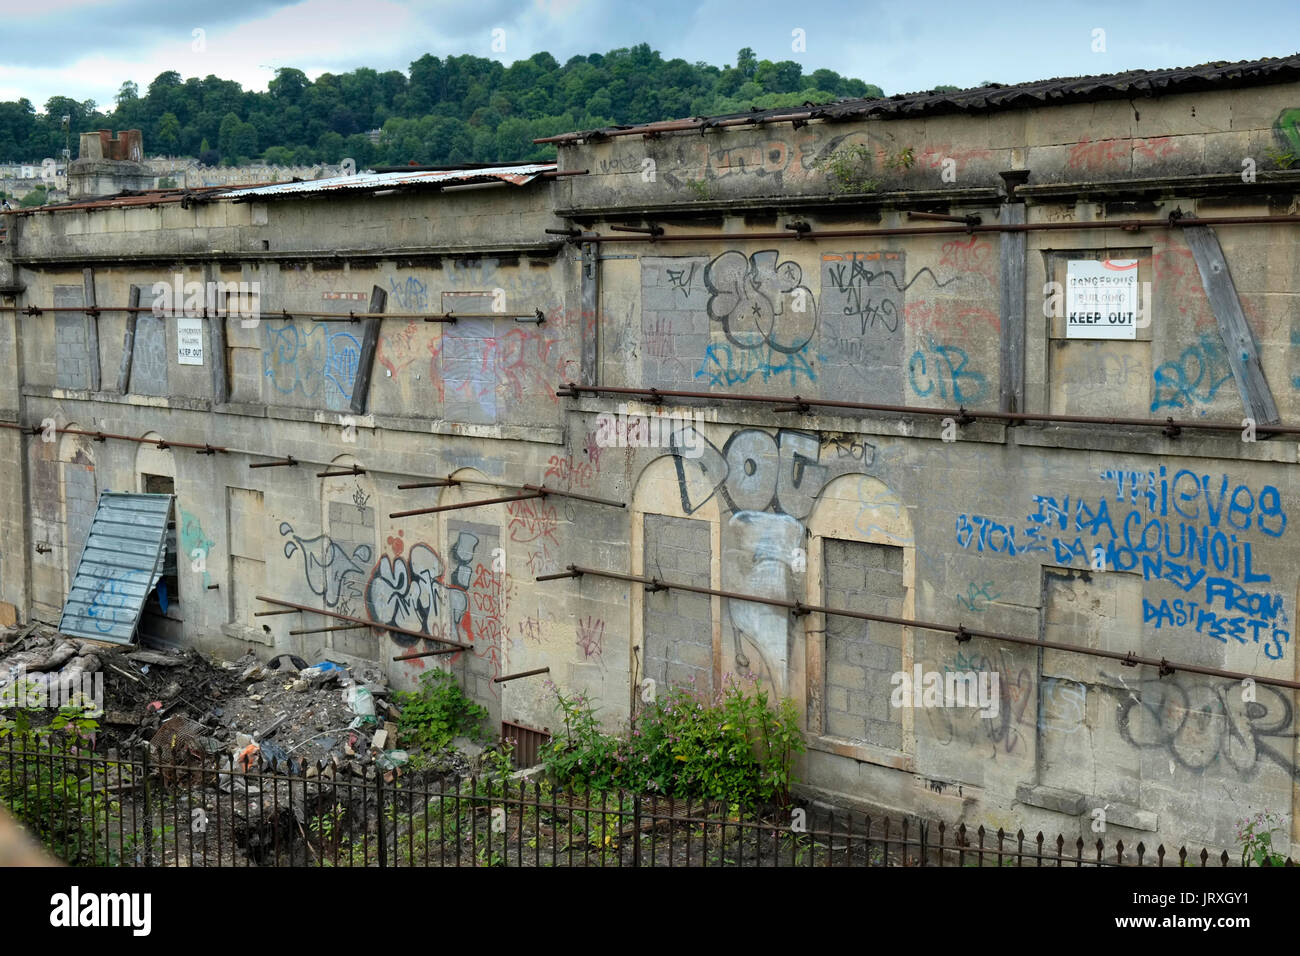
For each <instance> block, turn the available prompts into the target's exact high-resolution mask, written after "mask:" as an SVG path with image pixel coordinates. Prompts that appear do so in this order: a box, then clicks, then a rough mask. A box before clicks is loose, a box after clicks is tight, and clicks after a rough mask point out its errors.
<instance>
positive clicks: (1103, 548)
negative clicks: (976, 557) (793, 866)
mask: <svg viewBox="0 0 1300 956" xmlns="http://www.w3.org/2000/svg"><path fill="white" fill-rule="evenodd" d="M1099 477H1100V479H1101V480H1102V481H1103V482H1104V483H1105V484H1106V485H1107V486H1108V487H1112V488H1113V489H1114V504H1113V505H1112V503H1111V501H1110V499H1109V498H1108V497H1107V495H1105V494H1100V495H1096V496H1085V495H1076V496H1075V497H1074V498H1073V501H1072V500H1071V497H1070V496H1069V495H1065V496H1064V497H1060V498H1059V500H1058V496H1054V495H1046V494H1040V495H1034V496H1033V501H1034V503H1035V504H1036V505H1037V510H1036V511H1035V512H1034V513H1032V514H1030V515H1028V516H1027V517H1026V519H1025V521H1026V523H1025V524H1022V525H1019V526H1017V525H1015V524H1003V523H1002V522H1000V521H997V520H995V519H993V518H989V517H986V516H983V515H975V514H967V513H961V514H958V515H957V519H956V540H957V545H958V547H960V548H962V549H965V550H974V551H975V552H976V553H981V554H982V553H984V552H988V553H990V554H997V555H1007V556H1015V555H1024V554H1042V555H1046V556H1048V557H1046V558H1045V560H1047V561H1050V562H1052V563H1054V564H1057V565H1062V566H1065V567H1070V566H1074V567H1082V568H1091V567H1092V566H1093V564H1094V562H1095V561H1096V560H1097V559H1098V557H1102V558H1104V561H1105V568H1106V569H1107V570H1117V571H1133V572H1138V573H1140V574H1141V575H1142V577H1143V580H1145V581H1151V582H1161V583H1164V584H1169V585H1173V586H1174V587H1175V588H1177V591H1176V592H1174V593H1175V596H1174V597H1173V598H1172V599H1171V598H1167V597H1156V596H1151V597H1144V598H1143V601H1142V616H1143V623H1145V624H1150V625H1151V626H1152V627H1153V628H1154V629H1156V630H1159V629H1161V628H1190V629H1191V630H1192V632H1194V633H1196V634H1200V635H1202V636H1205V637H1210V638H1212V639H1214V640H1217V641H1219V642H1220V643H1223V644H1228V643H1230V642H1231V641H1235V642H1236V643H1237V644H1240V645H1249V644H1253V645H1255V646H1257V647H1262V648H1263V651H1264V654H1265V656H1266V657H1268V658H1269V659H1270V660H1280V659H1282V657H1283V655H1284V654H1285V650H1286V645H1287V644H1289V643H1290V641H1291V634H1290V631H1289V629H1288V628H1289V619H1288V616H1287V613H1286V610H1285V599H1284V597H1283V595H1282V594H1281V593H1276V592H1273V591H1270V590H1261V586H1262V585H1267V584H1269V583H1270V582H1272V580H1273V578H1272V575H1271V574H1270V573H1268V572H1267V571H1265V570H1264V569H1263V568H1262V567H1261V568H1259V569H1256V566H1255V545H1256V544H1258V543H1260V540H1263V539H1278V538H1280V537H1281V536H1282V534H1283V532H1284V531H1285V530H1286V525H1287V514H1286V509H1285V508H1284V507H1283V504H1282V496H1281V493H1280V492H1279V491H1278V489H1277V488H1276V487H1274V486H1272V485H1264V486H1261V487H1259V489H1258V490H1256V489H1254V488H1252V487H1251V486H1250V485H1249V484H1247V483H1245V482H1236V481H1234V480H1232V479H1230V478H1229V476H1228V475H1227V474H1220V475H1218V476H1213V475H1210V474H1205V473H1197V472H1194V471H1192V470H1190V469H1187V468H1184V469H1181V470H1179V471H1177V472H1176V473H1175V474H1174V475H1173V476H1172V478H1171V477H1170V475H1169V474H1168V470H1167V469H1166V467H1165V466H1164V465H1161V466H1159V469H1158V471H1157V470H1142V471H1140V470H1131V469H1122V468H1111V469H1106V470H1104V471H1103V472H1101V474H1100V476H1099ZM1254 535H1261V536H1263V538H1262V539H1260V540H1252V537H1253V536H1254Z"/></svg>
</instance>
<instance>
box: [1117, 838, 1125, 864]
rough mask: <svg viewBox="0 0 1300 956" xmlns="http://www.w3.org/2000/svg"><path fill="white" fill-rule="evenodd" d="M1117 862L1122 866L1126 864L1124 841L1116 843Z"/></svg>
mask: <svg viewBox="0 0 1300 956" xmlns="http://www.w3.org/2000/svg"><path fill="white" fill-rule="evenodd" d="M1115 862H1116V863H1118V864H1120V865H1121V866H1122V865H1123V864H1124V841H1123V840H1116V841H1115Z"/></svg>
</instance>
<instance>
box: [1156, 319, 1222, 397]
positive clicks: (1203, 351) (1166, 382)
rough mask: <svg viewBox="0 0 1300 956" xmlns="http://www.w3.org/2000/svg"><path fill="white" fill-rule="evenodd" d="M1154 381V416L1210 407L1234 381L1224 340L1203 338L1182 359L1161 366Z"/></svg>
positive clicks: (1213, 337)
mask: <svg viewBox="0 0 1300 956" xmlns="http://www.w3.org/2000/svg"><path fill="white" fill-rule="evenodd" d="M1152 379H1153V380H1154V383H1155V396H1154V398H1153V399H1152V401H1151V411H1153V412H1155V411H1159V410H1160V409H1162V408H1195V407H1196V406H1197V405H1208V404H1210V403H1211V402H1213V401H1214V400H1215V398H1216V397H1217V396H1218V395H1219V390H1220V389H1222V388H1223V386H1224V385H1227V384H1228V383H1230V382H1231V381H1232V366H1231V365H1229V364H1228V354H1227V352H1226V351H1225V350H1224V347H1223V339H1222V338H1221V337H1218V336H1212V335H1207V334H1202V335H1201V336H1199V337H1198V338H1197V340H1196V342H1195V343H1193V344H1192V345H1189V346H1188V347H1187V348H1185V349H1183V352H1182V354H1181V355H1179V356H1178V358H1176V359H1171V360H1170V361H1168V362H1162V363H1161V364H1160V365H1159V366H1157V367H1156V370H1155V372H1153V373H1152ZM1202 414H1204V412H1202Z"/></svg>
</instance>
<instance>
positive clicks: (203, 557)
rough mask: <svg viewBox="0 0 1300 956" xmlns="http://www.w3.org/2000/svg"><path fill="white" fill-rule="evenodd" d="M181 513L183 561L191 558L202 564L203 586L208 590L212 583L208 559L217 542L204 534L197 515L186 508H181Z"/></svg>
mask: <svg viewBox="0 0 1300 956" xmlns="http://www.w3.org/2000/svg"><path fill="white" fill-rule="evenodd" d="M180 512H181V532H180V533H181V555H182V559H184V558H189V559H190V560H191V561H201V562H202V563H201V565H200V566H201V567H202V568H203V586H204V587H205V588H206V587H207V586H208V585H209V584H211V583H212V578H211V575H210V574H209V573H208V566H207V558H208V555H210V554H211V553H212V549H213V547H215V542H213V540H212V539H211V538H209V537H208V536H207V535H206V534H205V533H204V531H203V524H202V523H201V522H200V521H199V519H198V517H197V516H196V515H193V514H190V512H188V511H186V510H185V509H184V508H181V509H180ZM195 552H199V554H196V553H195Z"/></svg>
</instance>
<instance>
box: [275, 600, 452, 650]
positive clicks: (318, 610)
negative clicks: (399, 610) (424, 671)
mask: <svg viewBox="0 0 1300 956" xmlns="http://www.w3.org/2000/svg"><path fill="white" fill-rule="evenodd" d="M256 597H257V599H258V600H259V601H265V602H266V603H267V604H278V605H279V606H281V607H286V608H291V609H292V610H293V611H305V612H307V613H308V614H323V615H325V616H326V617H335V618H338V619H339V620H340V621H351V622H352V623H353V624H360V625H362V626H364V627H373V628H374V629H375V630H376V631H391V632H392V633H394V634H406V635H409V636H410V637H419V638H422V639H424V640H426V641H437V642H438V643H439V644H450V645H452V646H454V647H457V648H459V649H461V650H472V649H473V648H472V647H471V645H469V644H462V643H461V642H460V641H453V640H450V639H449V638H445V637H435V636H434V635H432V634H425V633H424V632H423V631H413V630H411V629H410V628H407V627H397V626H396V625H393V624H384V623H382V622H380V621H367V620H366V619H365V618H362V617H353V616H352V615H351V614H341V613H340V612H338V611H327V610H326V609H325V608H323V607H311V606H309V605H306V604H295V603H293V602H292V601H285V600H282V599H281V598H273V597H267V596H266V595H264V594H258V595H256ZM254 613H255V614H259V615H260V614H289V613H292V611H257V612H254Z"/></svg>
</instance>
